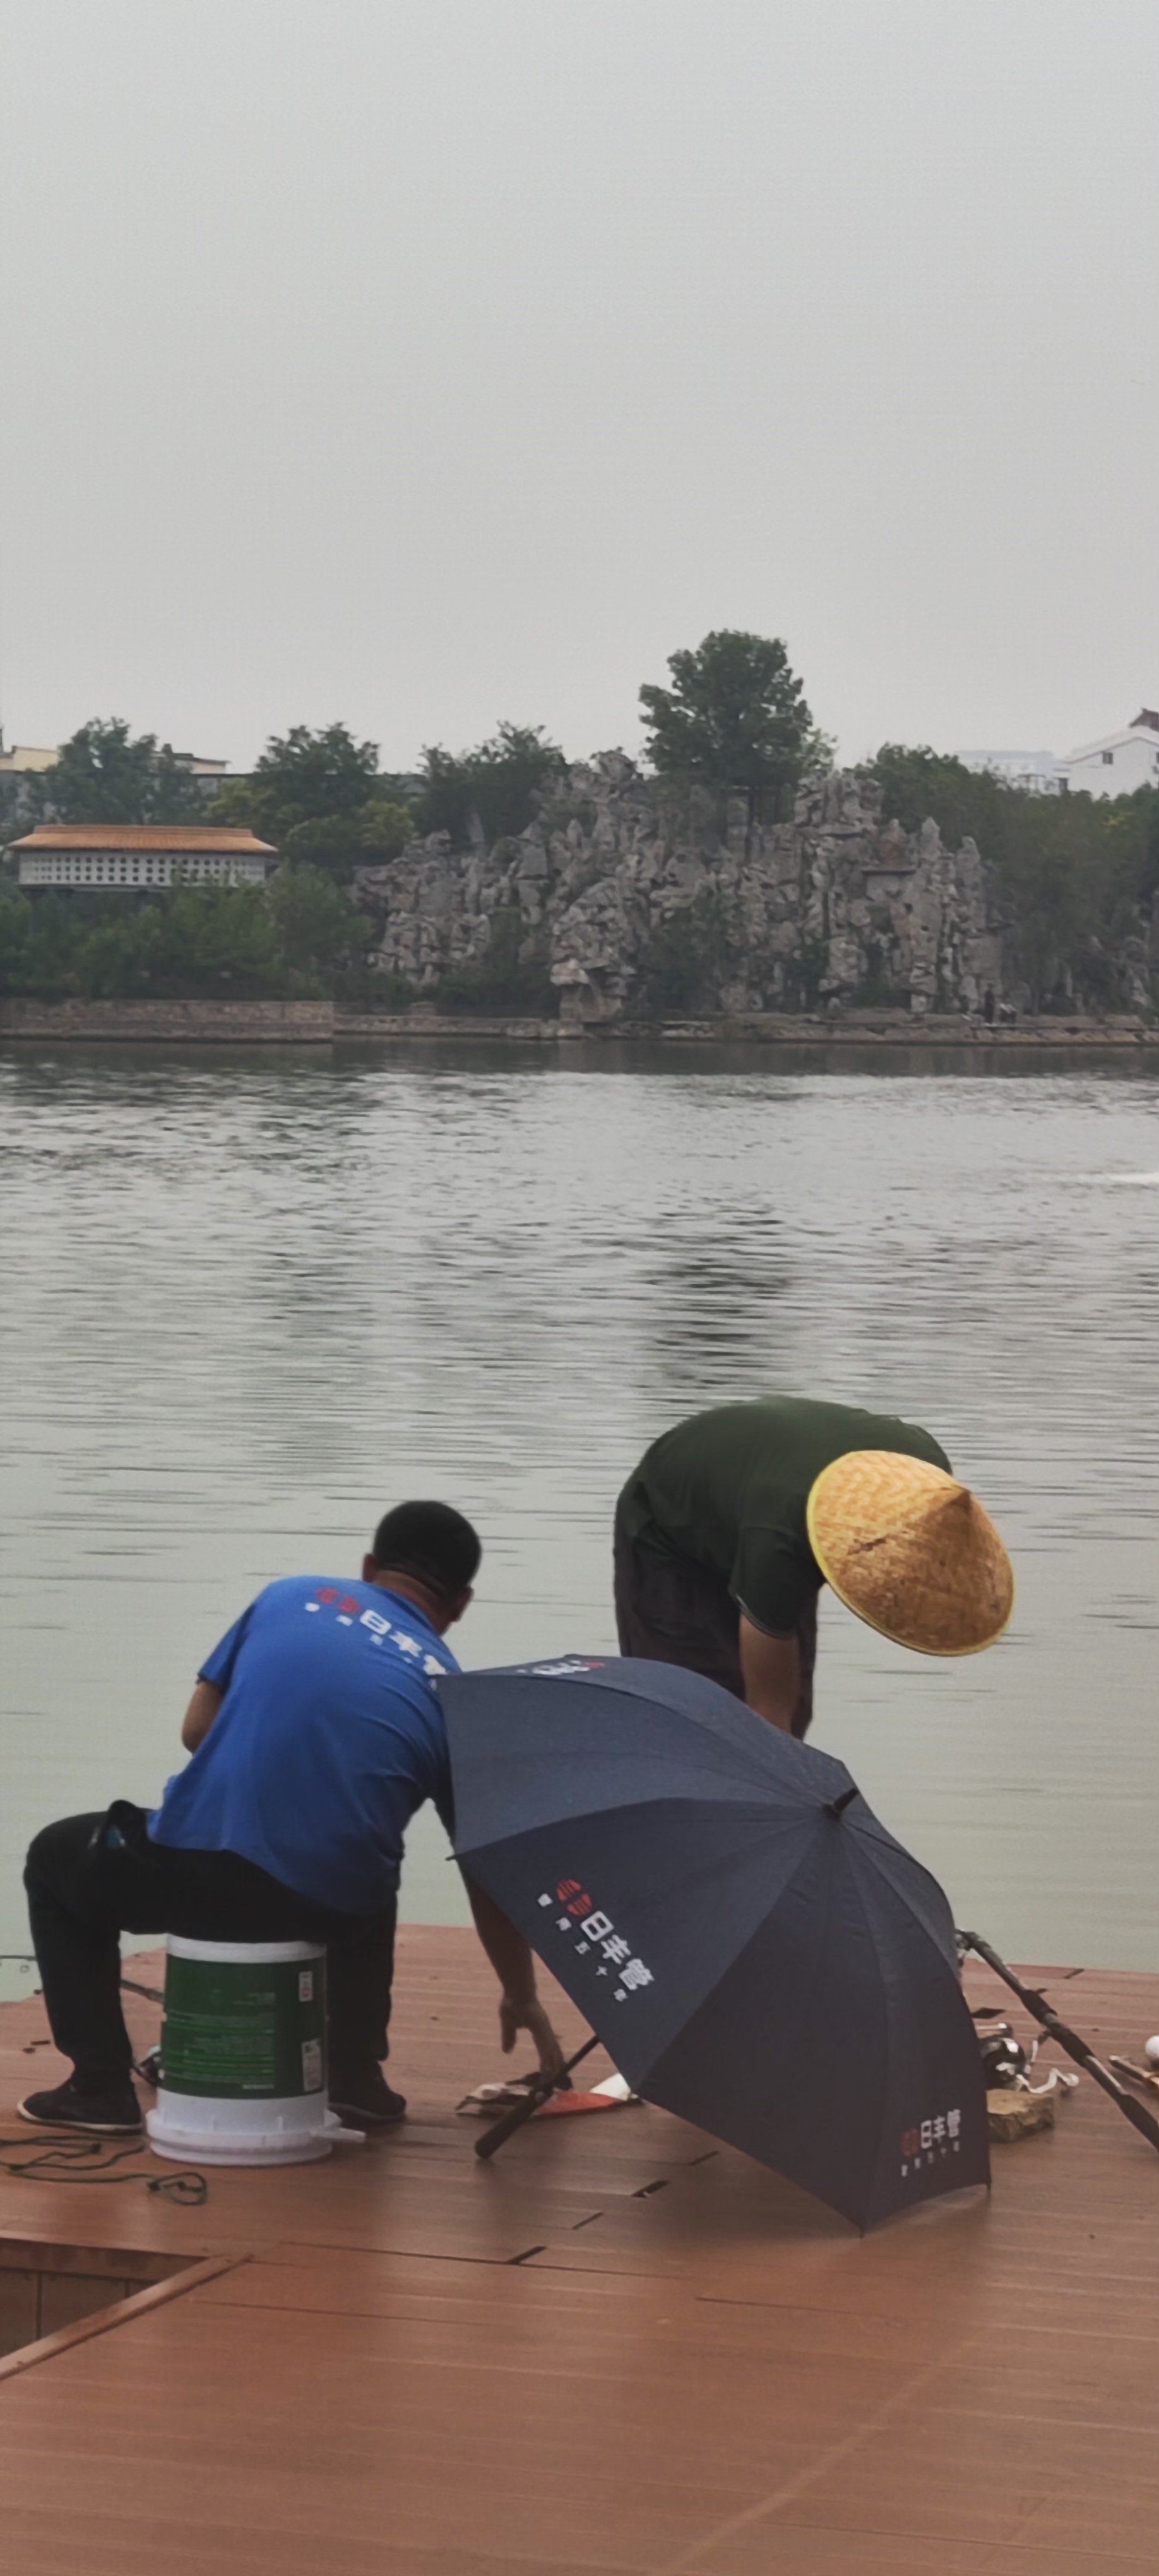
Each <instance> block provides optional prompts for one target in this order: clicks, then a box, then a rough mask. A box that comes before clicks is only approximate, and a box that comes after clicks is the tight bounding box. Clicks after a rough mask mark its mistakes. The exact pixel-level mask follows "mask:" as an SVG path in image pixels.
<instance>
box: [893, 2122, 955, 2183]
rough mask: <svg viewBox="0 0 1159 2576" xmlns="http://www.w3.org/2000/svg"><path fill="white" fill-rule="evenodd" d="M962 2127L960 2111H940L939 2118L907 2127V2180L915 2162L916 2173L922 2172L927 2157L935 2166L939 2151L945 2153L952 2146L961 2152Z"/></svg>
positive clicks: (904, 2154) (903, 2135)
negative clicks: (919, 2125)
mask: <svg viewBox="0 0 1159 2576" xmlns="http://www.w3.org/2000/svg"><path fill="white" fill-rule="evenodd" d="M961 2130H962V2114H961V2111H960V2110H953V2111H939V2113H938V2115H937V2118H936V2119H934V2120H923V2121H922V2124H921V2127H920V2128H918V2129H903V2130H902V2133H901V2153H902V2167H901V2170H902V2179H903V2181H904V2179H905V2176H906V2174H907V2173H908V2172H909V2169H910V2166H911V2165H912V2167H913V2170H914V2172H915V2173H920V2171H921V2167H922V2161H923V2158H924V2160H925V2162H926V2164H928V2165H932V2163H933V2161H934V2155H935V2152H936V2153H937V2154H938V2155H939V2156H945V2155H947V2154H948V2153H949V2152H950V2150H951V2149H952V2150H953V2153H954V2154H955V2155H960V2154H961V2147H962V2140H961Z"/></svg>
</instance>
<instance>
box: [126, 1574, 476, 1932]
mask: <svg viewBox="0 0 1159 2576" xmlns="http://www.w3.org/2000/svg"><path fill="white" fill-rule="evenodd" d="M458 1669H459V1667H458V1665H457V1663H456V1662H455V1658H454V1656H453V1655H452V1654H451V1653H449V1651H448V1649H447V1647H446V1645H445V1644H444V1642H443V1639H442V1638H441V1637H440V1636H439V1634H438V1631H437V1629H434V1628H432V1627H431V1625H430V1622H429V1620H427V1619H425V1618H424V1617H423V1614H422V1612H421V1610H418V1609H416V1607H415V1604H414V1602H413V1601H404V1600H403V1599H402V1598H401V1596H400V1595H399V1594H398V1593H394V1592H384V1591H382V1590H380V1588H379V1587H378V1585H377V1584H373V1583H338V1582H331V1581H330V1580H329V1579H328V1578H327V1577H320V1578H319V1579H318V1580H317V1581H314V1580H312V1579H311V1578H310V1577H308V1576H305V1575H295V1576H291V1577H290V1579H289V1580H288V1581H286V1582H284V1583H271V1584H269V1585H268V1586H267V1588H266V1590H265V1591H264V1592H260V1593H259V1594H258V1597H257V1600H256V1601H254V1602H252V1603H251V1605H250V1607H249V1609H248V1610H246V1611H244V1612H243V1614H242V1616H241V1618H240V1619H239V1620H238V1621H237V1623H236V1626H234V1627H232V1628H231V1629H230V1630H229V1633H228V1635H227V1636H225V1637H223V1638H222V1640H221V1644H220V1645H219V1646H215V1648H214V1651H213V1653H212V1654H211V1655H210V1657H209V1659H208V1661H207V1662H206V1663H204V1664H203V1665H202V1667H201V1673H200V1675H199V1679H201V1680H202V1681H207V1682H213V1683H214V1684H215V1685H216V1688H217V1689H218V1690H219V1691H223V1692H224V1694H225V1697H224V1699H223V1701H222V1705H221V1707H220V1709H219V1710H218V1713H217V1716H216V1718H215V1719H214V1722H213V1725H212V1727H211V1728H210V1731H209V1734H208V1735H207V1736H206V1738H205V1741H204V1743H203V1744H201V1745H200V1746H199V1747H198V1750H197V1752H196V1753H195V1754H194V1755H193V1758H192V1760H191V1762H190V1763H189V1765H188V1767H187V1769H186V1770H184V1771H181V1772H178V1774H177V1776H176V1778H175V1779H173V1780H171V1781H170V1782H169V1785H168V1787H167V1789H166V1791H165V1796H164V1800H163V1802H162V1804H161V1806H160V1807H158V1808H157V1810H156V1812H155V1814H154V1815H153V1816H152V1817H151V1819H150V1823H149V1831H150V1833H151V1835H152V1837H153V1840H154V1842H159V1843H172V1844H175V1845H176V1846H177V1847H178V1849H179V1850H182V1851H231V1852H239V1853H240V1854H241V1855H242V1857H243V1859H245V1860H252V1861H256V1862H257V1865H258V1867H259V1869H264V1870H268V1871H269V1873H270V1876H271V1877H272V1878H278V1879H281V1881H282V1883H283V1885H284V1886H286V1887H293V1888H295V1889H297V1891H298V1892H299V1894H300V1895H302V1896H309V1897H312V1898H313V1899H314V1901H315V1902H316V1903H317V1904H320V1905H330V1906H336V1907H339V1908H340V1909H341V1910H342V1911H344V1912H346V1913H350V1914H362V1913H368V1912H371V1911H373V1910H374V1909H375V1908H376V1907H378V1906H380V1905H383V1904H384V1903H385V1902H386V1900H387V1898H388V1897H389V1896H390V1895H391V1893H392V1892H393V1890H394V1889H395V1888H396V1887H397V1886H398V1874H399V1868H400V1865H401V1861H402V1846H403V1836H404V1834H405V1832H406V1828H407V1826H408V1824H409V1823H410V1819H411V1817H412V1816H413V1814H414V1812H415V1809H416V1807H421V1805H422V1803H423V1800H424V1799H425V1798H432V1799H433V1800H434V1803H435V1806H436V1807H437V1809H438V1812H439V1815H440V1816H441V1818H442V1821H443V1824H444V1825H445V1826H446V1829H447V1832H448V1833H451V1832H452V1831H453V1810H452V1805H451V1764H450V1756H449V1753H448V1750H447V1738H446V1734H445V1731H444V1727H443V1715H442V1710H441V1708H440V1706H439V1702H438V1697H437V1694H436V1689H435V1684H436V1681H437V1678H438V1675H439V1674H440V1673H457V1672H458Z"/></svg>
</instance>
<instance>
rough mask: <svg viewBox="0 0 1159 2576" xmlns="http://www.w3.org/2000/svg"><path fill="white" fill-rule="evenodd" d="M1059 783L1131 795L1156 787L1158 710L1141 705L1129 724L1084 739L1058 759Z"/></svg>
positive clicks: (1158, 777)
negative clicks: (1095, 738)
mask: <svg viewBox="0 0 1159 2576" xmlns="http://www.w3.org/2000/svg"><path fill="white" fill-rule="evenodd" d="M1059 772H1060V776H1061V779H1062V784H1063V786H1064V787H1067V788H1069V789H1071V790H1072V792H1073V791H1075V790H1079V789H1081V790H1082V791H1083V792H1084V793H1085V794H1086V795H1088V796H1133V795H1134V793H1135V790H1136V788H1137V787H1159V712H1157V711H1156V709H1155V708H1154V707H1141V708H1140V710H1139V713H1138V715H1137V716H1136V718H1135V721H1134V723H1133V724H1129V725H1124V726H1123V727H1122V729H1121V731H1120V732H1119V733H1107V734H1104V735H1103V736H1102V739H1101V741H1099V742H1084V743H1082V744H1081V745H1080V747H1079V749H1078V750H1077V751H1070V752H1068V753H1067V755H1066V758H1065V759H1064V760H1061V761H1060V762H1059Z"/></svg>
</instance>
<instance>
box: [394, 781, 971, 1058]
mask: <svg viewBox="0 0 1159 2576" xmlns="http://www.w3.org/2000/svg"><path fill="white" fill-rule="evenodd" d="M356 894H357V900H358V901H359V903H360V904H361V905H362V907H363V908H364V909H365V910H366V911H367V912H368V913H369V914H370V915H371V917H372V919H373V921H374V924H375V937H376V940H377V947H376V953H375V958H374V962H375V964H376V965H377V966H378V967H379V968H380V969H381V970H382V971H383V972H384V973H388V974H391V975H393V976H396V977H401V978H403V979H405V981H406V982H407V983H408V984H409V985H411V986H412V987H413V988H414V989H415V991H416V994H418V995H421V993H422V992H423V991H424V990H426V991H428V992H430V993H431V994H432V998H433V997H434V994H435V990H436V988H437V987H438V985H439V984H440V981H441V979H442V978H443V977H444V976H446V975H447V973H448V972H450V971H452V970H458V969H462V968H464V967H465V968H468V969H470V968H479V969H485V968H486V964H487V960H488V956H489V955H490V956H491V957H492V958H494V956H495V955H496V953H497V948H496V942H497V939H501V941H502V946H503V953H504V955H505V956H506V957H507V958H508V959H510V960H512V961H514V960H518V961H519V963H520V964H521V965H522V966H523V967H524V968H525V969H527V970H528V971H529V972H530V971H533V970H535V969H539V971H540V972H541V974H542V975H543V976H545V977H548V976H549V977H550V981H551V983H552V985H554V986H555V987H556V988H557V990H558V992H559V995H560V1010H561V1015H562V1016H563V1017H564V1018H565V1019H573V1020H574V1019H579V1020H583V1021H598V1020H610V1019H618V1018H621V1017H627V1018H634V1017H636V1016H641V1015H645V1014H649V1013H650V1014H652V1015H653V1016H655V1015H657V1014H659V1015H661V1016H667V1017H669V1018H675V1017H680V1016H688V1015H689V1013H690V1012H696V1013H698V1014H700V1015H703V1014H705V1013H710V1012H722V1013H727V1014H729V1015H736V1014H741V1013H749V1012H760V1011H792V1010H801V1009H809V1010H814V1011H815V1010H818V1009H822V1010H825V1009H829V1010H832V1011H834V1012H837V1011H839V1010H840V1009H841V1008H842V1007H843V1006H845V1005H847V1004H849V1003H853V1002H860V1003H869V1004H875V1005H878V1006H883V1007H884V1006H893V1007H894V1008H902V1009H907V1010H910V1011H912V1012H916V1013H922V1012H927V1011H930V1010H933V1009H938V1010H949V1011H955V1012H963V1011H965V1012H976V1011H978V1010H979V1009H980V1007H981V1005H982V1001H983V996H984V993H985V990H986V988H987V986H989V987H990V988H991V989H992V991H993V992H994V994H995V995H996V996H1000V995H1001V992H1002V943H1001V932H1000V923H999V918H998V912H997V907H996V901H995V895H994V889H993V885H992V881H991V876H990V872H989V870H988V869H987V867H986V865H985V863H984V861H983V859H982V858H981V856H980V854H979V852H978V850H977V848H976V847H975V845H974V843H973V842H972V841H965V842H963V844H962V846H961V848H960V849H958V850H954V851H950V850H947V849H946V848H945V847H944V845H943V843H942V840H941V837H940V834H939V832H938V829H937V826H936V824H934V823H926V824H925V825H923V827H922V830H921V831H920V832H917V833H905V832H903V831H902V830H901V829H900V827H899V826H898V825H897V824H896V823H890V822H889V821H888V820H884V819H883V816H882V813H881V800H880V795H879V792H878V790H877V788H876V786H875V784H874V783H873V781H872V780H871V779H870V778H869V776H868V775H867V774H866V773H864V772H862V771H858V770H847V771H843V772H838V773H837V774H835V775H834V776H832V777H828V778H824V779H816V780H812V781H809V782H807V783H806V784H805V785H804V786H803V787H802V788H801V790H800V792H799V794H798V796H797V800H796V810H795V812H794V816H793V820H792V822H791V823H774V824H763V823H761V822H759V821H753V820H752V819H751V817H750V814H749V810H748V803H747V800H746V799H744V798H730V799H729V800H728V803H727V805H726V806H725V807H724V809H723V810H722V808H721V806H720V805H719V804H718V803H717V802H716V801H714V800H713V799H712V798H711V797H710V796H709V795H707V794H706V793H704V792H703V791H700V790H692V791H691V792H690V791H687V790H684V791H678V790H676V789H675V788H673V787H672V786H671V785H670V784H668V783H667V782H663V781H660V780H657V779H654V778H650V777H645V776H644V775H643V774H642V773H641V772H640V770H638V769H637V768H636V766H635V764H634V762H632V761H631V760H629V759H628V758H627V757H626V755H625V754H624V753H623V752H606V753H603V754H602V755H601V756H599V757H598V758H596V759H594V760H592V761H587V762H581V763H578V764H577V765H576V766H575V767H574V768H572V769H570V770H569V771H568V773H567V775H566V777H565V778H564V779H563V780H561V782H560V784H559V786H558V787H557V788H556V789H554V790H553V791H552V792H551V793H550V794H549V795H548V796H547V797H545V799H544V801H543V804H542V806H541V809H540V811H539V813H538V815H537V817H536V819H535V821H534V822H533V823H532V824H531V825H530V826H529V827H528V829H527V830H526V831H525V832H522V833H520V834H519V836H518V838H517V839H514V840H503V841H496V842H495V843H493V844H492V845H491V846H490V847H473V848H471V849H467V850H455V849H452V848H451V846H450V843H449V842H448V840H447V838H446V835H445V834H436V835H434V836H433V837H432V838H431V839H430V840H427V841H422V842H418V843H414V844H412V846H411V847H410V848H409V849H407V850H404V852H403V853H402V855H401V857H400V858H397V859H392V860H390V861H389V862H387V863H386V864H385V865H383V866H381V867H374V868H364V869H362V870H360V872H359V875H358V878H357V881H356ZM497 916H504V919H503V928H502V931H501V933H497V930H496V921H497Z"/></svg>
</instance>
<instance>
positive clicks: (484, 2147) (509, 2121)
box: [475, 2084, 553, 2161]
mask: <svg viewBox="0 0 1159 2576" xmlns="http://www.w3.org/2000/svg"><path fill="white" fill-rule="evenodd" d="M552 2090H553V2087H552V2086H551V2085H550V2084H542V2085H539V2084H537V2085H536V2086H535V2088H534V2091H531V2092H529V2093H528V2095H527V2099H526V2101H524V2102H513V2103H512V2105H511V2108H510V2110H509V2111H504V2113H503V2116H502V2118H501V2119H499V2120H492V2121H490V2122H489V2124H488V2126H487V2127H486V2128H485V2129H484V2131H483V2134H482V2136H481V2137H479V2138H476V2140H475V2153H476V2155H477V2156H482V2157H483V2158H484V2161H485V2160H486V2158H487V2157H488V2156H493V2155H494V2153H495V2149H496V2147H501V2146H503V2145H504V2144H505V2143H506V2140H507V2139H508V2138H513V2137H514V2135H515V2132H516V2130H517V2129H521V2128H522V2127H523V2123H524V2121H525V2120H530V2119H531V2118H532V2116H533V2114H534V2113H535V2112H536V2111H538V2109H539V2106H540V2103H541V2102H546V2101H547V2099H548V2096H549V2095H550V2093H551V2092H552Z"/></svg>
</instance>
